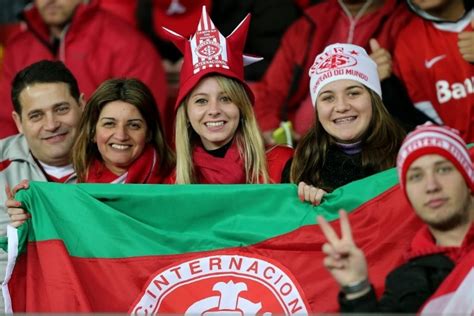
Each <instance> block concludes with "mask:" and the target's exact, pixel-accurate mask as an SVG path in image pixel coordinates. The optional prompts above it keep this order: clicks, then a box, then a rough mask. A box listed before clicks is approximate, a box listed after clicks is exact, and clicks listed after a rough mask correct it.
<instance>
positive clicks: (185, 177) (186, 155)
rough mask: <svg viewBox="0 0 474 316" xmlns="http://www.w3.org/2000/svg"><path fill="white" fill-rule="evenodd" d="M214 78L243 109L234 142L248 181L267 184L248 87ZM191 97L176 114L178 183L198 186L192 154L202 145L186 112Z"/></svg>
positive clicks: (265, 163) (222, 78)
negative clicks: (246, 89)
mask: <svg viewBox="0 0 474 316" xmlns="http://www.w3.org/2000/svg"><path fill="white" fill-rule="evenodd" d="M212 76H213V77H214V78H216V80H217V82H218V84H219V86H220V87H221V88H222V89H223V90H224V91H225V92H226V93H227V94H228V96H229V98H230V99H231V100H232V102H233V103H234V104H235V105H237V107H238V108H239V110H240V115H241V119H240V123H239V126H238V128H237V130H236V132H235V135H234V139H233V141H235V142H236V144H237V148H238V150H239V153H240V155H241V157H242V159H243V160H244V166H245V177H246V182H247V183H268V182H269V176H268V171H267V160H266V156H265V148H264V143H263V139H262V137H261V134H260V131H259V129H258V125H257V120H256V119H255V114H254V112H253V108H252V104H251V102H250V99H249V97H248V95H247V92H246V91H245V88H244V87H243V85H242V84H240V83H239V82H238V81H237V80H234V79H231V78H227V77H224V76H220V75H212ZM206 78H207V77H206ZM189 95H191V93H189ZM189 95H188V96H187V97H186V98H185V99H184V100H183V102H182V103H181V105H180V106H179V108H178V110H177V111H176V129H175V144H176V183H178V184H190V183H197V179H196V175H195V173H194V164H193V160H192V159H193V158H192V153H193V147H194V146H196V144H200V142H201V141H200V139H199V135H197V134H196V132H195V131H194V130H193V128H192V127H191V126H190V124H189V123H188V118H187V113H186V109H187V103H188V101H189Z"/></svg>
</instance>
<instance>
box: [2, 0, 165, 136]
mask: <svg viewBox="0 0 474 316" xmlns="http://www.w3.org/2000/svg"><path fill="white" fill-rule="evenodd" d="M23 20H24V22H25V27H24V29H23V30H22V31H21V32H19V33H18V34H16V35H15V36H14V37H12V38H11V40H10V41H9V42H8V43H7V45H6V47H5V52H4V53H5V56H4V65H3V76H2V78H1V81H0V124H1V125H2V129H1V130H0V138H3V137H6V136H8V135H12V134H15V133H16V132H17V131H16V128H15V124H14V123H13V120H12V119H11V112H12V110H13V108H12V105H11V101H10V99H9V91H10V90H9V85H10V82H11V79H12V78H13V76H14V75H15V74H16V73H17V72H18V71H19V70H20V69H22V68H24V67H25V66H27V65H29V64H31V63H33V62H36V61H39V60H42V59H49V60H61V61H62V62H64V63H65V64H66V66H67V67H68V68H69V69H70V70H71V71H72V73H73V74H74V75H75V77H76V78H77V80H78V83H79V86H80V89H81V91H84V93H85V96H86V99H87V97H89V96H90V95H91V94H92V92H93V91H94V90H95V89H96V88H97V87H98V86H99V85H100V84H101V83H102V82H103V81H104V80H106V79H109V78H113V77H117V76H120V77H124V76H125V77H136V78H138V79H140V80H142V81H143V82H144V83H145V84H147V85H148V86H149V87H150V89H151V90H152V92H153V94H154V95H155V97H156V100H157V103H158V106H159V110H160V112H164V111H165V106H166V99H167V85H166V78H165V73H164V70H163V66H162V64H161V58H160V56H159V54H158V53H157V52H156V50H155V49H154V48H153V46H152V45H151V43H150V42H149V41H148V40H147V39H146V38H145V37H144V36H143V35H141V34H140V33H139V32H137V31H136V30H134V29H133V28H132V27H130V26H129V25H128V24H127V23H125V22H123V21H122V20H121V19H120V18H118V17H116V16H114V15H112V14H110V13H108V12H106V11H104V10H102V9H100V8H99V1H98V0H90V1H85V0H35V1H34V2H33V4H32V5H30V6H29V7H27V8H26V9H25V11H24V12H23Z"/></svg>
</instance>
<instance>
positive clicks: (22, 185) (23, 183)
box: [13, 180, 30, 194]
mask: <svg viewBox="0 0 474 316" xmlns="http://www.w3.org/2000/svg"><path fill="white" fill-rule="evenodd" d="M29 186H30V184H29V181H28V180H21V181H20V183H18V184H17V185H15V187H14V188H13V194H16V193H17V192H18V191H20V190H23V189H28V187H29Z"/></svg>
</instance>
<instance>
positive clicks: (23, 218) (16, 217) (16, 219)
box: [10, 214, 30, 222]
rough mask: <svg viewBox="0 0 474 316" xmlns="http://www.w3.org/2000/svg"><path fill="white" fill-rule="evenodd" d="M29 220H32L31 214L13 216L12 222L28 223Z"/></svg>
mask: <svg viewBox="0 0 474 316" xmlns="http://www.w3.org/2000/svg"><path fill="white" fill-rule="evenodd" d="M29 218H30V216H29V214H17V215H11V216H10V221H11V222H16V221H26V220H27V219H29Z"/></svg>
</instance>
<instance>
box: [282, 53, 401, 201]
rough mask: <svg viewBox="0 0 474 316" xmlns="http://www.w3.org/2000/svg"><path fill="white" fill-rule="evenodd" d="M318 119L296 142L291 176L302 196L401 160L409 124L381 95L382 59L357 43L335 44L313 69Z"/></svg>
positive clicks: (315, 195)
mask: <svg viewBox="0 0 474 316" xmlns="http://www.w3.org/2000/svg"><path fill="white" fill-rule="evenodd" d="M309 75H310V77H311V80H310V93H311V99H312V103H313V105H314V107H315V115H316V120H315V123H314V125H313V126H312V128H311V129H310V130H309V131H308V132H307V134H306V135H305V136H304V137H303V139H302V140H301V141H300V143H299V144H298V147H297V148H296V153H295V157H294V160H293V163H292V167H291V181H292V182H294V183H299V185H298V194H299V196H300V198H301V199H303V200H306V201H310V202H312V203H313V204H319V203H320V201H321V199H322V197H323V195H324V194H326V192H329V191H332V190H334V189H336V188H338V187H340V186H342V185H345V184H347V183H349V182H352V181H355V180H358V179H361V178H364V177H367V176H369V175H372V174H374V173H376V172H379V171H382V170H385V169H388V168H391V167H394V166H395V160H396V156H397V152H398V149H399V148H400V144H401V142H402V141H403V138H404V136H405V132H404V130H403V129H402V128H401V127H400V126H399V125H398V124H397V122H395V120H394V119H393V118H392V117H391V116H390V114H389V113H388V111H387V110H386V108H385V106H384V104H383V102H382V99H381V94H382V92H381V87H380V80H379V77H378V73H377V65H376V64H375V62H373V61H372V60H371V59H370V57H369V56H368V55H367V53H366V51H365V50H364V49H363V48H362V47H360V46H356V45H351V44H333V45H330V46H328V47H326V49H325V50H324V52H323V53H321V54H320V55H318V56H317V57H316V59H315V61H314V64H313V66H312V67H311V69H310V73H309Z"/></svg>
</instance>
